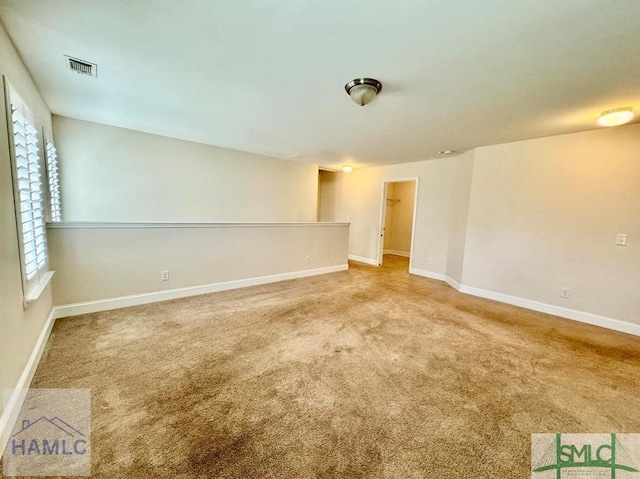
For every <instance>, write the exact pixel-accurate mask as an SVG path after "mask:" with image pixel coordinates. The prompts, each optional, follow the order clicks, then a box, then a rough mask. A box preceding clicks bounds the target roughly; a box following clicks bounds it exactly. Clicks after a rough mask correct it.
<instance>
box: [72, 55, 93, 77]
mask: <svg viewBox="0 0 640 479" xmlns="http://www.w3.org/2000/svg"><path fill="white" fill-rule="evenodd" d="M64 59H65V61H66V62H67V67H68V68H69V70H71V71H74V72H76V73H80V74H81V75H89V76H92V77H97V76H98V65H96V64H95V63H91V62H87V61H85V60H80V59H79V58H73V57H70V56H67V55H65V56H64Z"/></svg>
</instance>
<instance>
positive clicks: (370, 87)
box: [344, 78, 382, 106]
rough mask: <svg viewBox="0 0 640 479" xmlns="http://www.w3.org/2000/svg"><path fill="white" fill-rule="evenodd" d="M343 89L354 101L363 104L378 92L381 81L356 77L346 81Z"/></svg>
mask: <svg viewBox="0 0 640 479" xmlns="http://www.w3.org/2000/svg"><path fill="white" fill-rule="evenodd" d="M344 89H345V90H346V91H347V94H348V95H349V96H350V97H351V99H352V100H353V101H354V102H356V103H357V104H358V105H360V106H365V105H366V104H367V103H369V102H370V101H371V100H373V99H374V98H375V97H376V95H377V94H378V93H380V90H382V83H380V82H379V81H378V80H374V79H373V78H356V79H355V80H351V81H350V82H349V83H347V84H346V85H345V86H344Z"/></svg>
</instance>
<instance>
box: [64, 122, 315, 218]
mask: <svg viewBox="0 0 640 479" xmlns="http://www.w3.org/2000/svg"><path fill="white" fill-rule="evenodd" d="M53 127H54V133H55V140H56V146H57V148H58V152H59V158H60V160H59V161H60V170H61V188H62V201H63V215H64V220H65V221H315V220H316V215H317V207H316V202H317V188H318V167H317V165H311V164H306V163H300V162H294V161H285V160H279V159H275V158H270V157H265V156H261V155H254V154H250V153H243V152H239V151H235V150H228V149H224V148H217V147H214V146H208V145H203V144H199V143H192V142H188V141H182V140H176V139H172V138H166V137H162V136H157V135H151V134H148V133H141V132H138V131H133V130H126V129H123V128H115V127H111V126H106V125H99V124H97V123H89V122H85V121H80V120H73V119H70V118H64V117H59V116H54V118H53Z"/></svg>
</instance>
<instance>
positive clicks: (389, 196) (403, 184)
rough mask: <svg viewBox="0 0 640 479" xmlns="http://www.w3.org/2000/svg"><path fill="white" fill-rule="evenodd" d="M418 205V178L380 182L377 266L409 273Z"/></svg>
mask: <svg viewBox="0 0 640 479" xmlns="http://www.w3.org/2000/svg"><path fill="white" fill-rule="evenodd" d="M417 205H418V178H402V179H397V180H385V181H384V182H383V184H382V206H381V209H380V236H379V242H378V264H379V265H381V266H383V265H384V266H391V267H394V268H402V269H407V270H409V271H410V270H411V259H412V254H411V253H412V251H413V237H414V231H415V222H416V210H417Z"/></svg>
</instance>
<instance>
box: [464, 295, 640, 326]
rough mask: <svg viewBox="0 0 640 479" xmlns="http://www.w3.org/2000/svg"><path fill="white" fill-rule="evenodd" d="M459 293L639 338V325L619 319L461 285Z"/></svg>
mask: <svg viewBox="0 0 640 479" xmlns="http://www.w3.org/2000/svg"><path fill="white" fill-rule="evenodd" d="M454 287H455V286H454ZM459 291H460V292H462V293H466V294H471V295H473V296H479V297H481V298H487V299H493V300H494V301H499V302H501V303H507V304H512V305H514V306H520V307H521V308H525V309H531V310H533V311H539V312H541V313H547V314H553V315H554V316H560V317H561V318H566V319H571V320H574V321H580V322H582V323H587V324H593V325H594V326H600V327H601V328H607V329H613V330H614V331H620V332H622V333H627V334H633V335H635V336H640V325H638V324H633V323H627V322H626V321H620V320H619V319H613V318H607V317H605V316H599V315H597V314H591V313H585V312H583V311H577V310H575V309H568V308H563V307H560V306H554V305H552V304H547V303H540V302H538V301H533V300H530V299H524V298H519V297H517V296H510V295H508V294H502V293H495V292H493V291H488V290H485V289H480V288H474V287H472V286H465V285H461V287H460V288H459Z"/></svg>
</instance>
